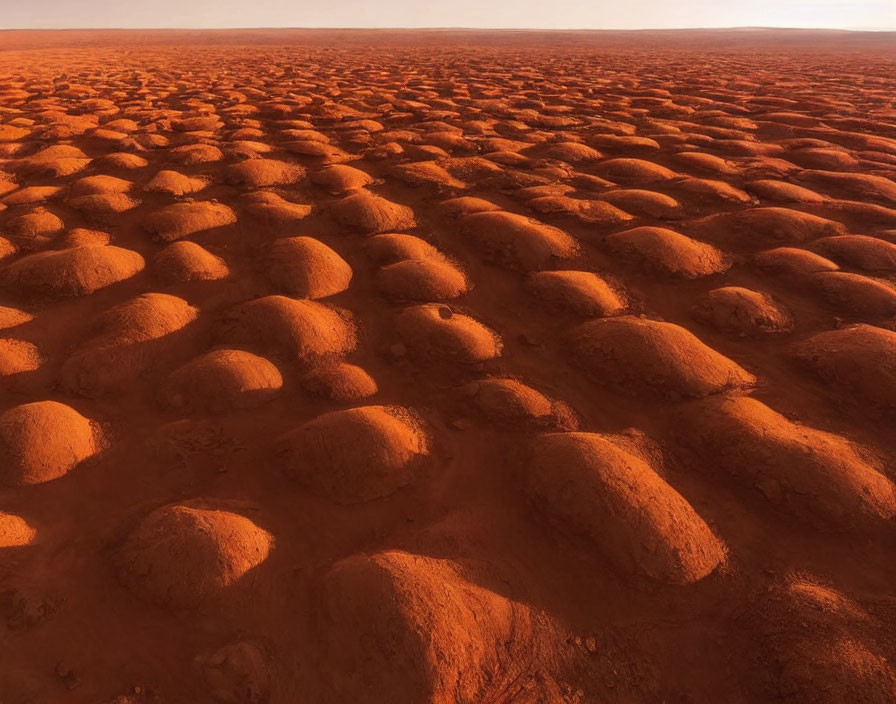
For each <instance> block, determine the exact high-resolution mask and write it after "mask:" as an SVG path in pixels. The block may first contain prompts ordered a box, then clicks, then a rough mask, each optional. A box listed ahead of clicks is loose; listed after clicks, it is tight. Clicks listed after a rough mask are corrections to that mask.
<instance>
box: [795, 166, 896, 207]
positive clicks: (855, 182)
mask: <svg viewBox="0 0 896 704" xmlns="http://www.w3.org/2000/svg"><path fill="white" fill-rule="evenodd" d="M798 178H799V180H800V181H803V182H806V183H809V184H812V185H814V186H817V187H819V188H822V189H824V190H829V191H832V192H834V193H835V194H836V195H837V196H842V194H844V193H845V194H847V195H848V196H850V197H853V198H856V199H857V200H879V201H881V202H884V203H887V204H888V205H896V181H893V180H892V179H889V178H887V177H885V176H877V175H874V174H863V173H843V172H840V171H822V170H818V171H809V170H807V171H802V172H801V173H800V174H799V177H798Z"/></svg>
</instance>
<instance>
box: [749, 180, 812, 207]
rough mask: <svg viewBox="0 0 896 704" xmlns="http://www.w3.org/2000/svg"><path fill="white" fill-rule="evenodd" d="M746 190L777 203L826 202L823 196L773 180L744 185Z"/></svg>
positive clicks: (791, 184) (785, 182) (794, 185)
mask: <svg viewBox="0 0 896 704" xmlns="http://www.w3.org/2000/svg"><path fill="white" fill-rule="evenodd" d="M746 188H747V190H749V191H750V192H751V193H755V194H756V195H758V196H759V197H761V198H765V199H766V200H772V201H777V202H779V203H824V202H825V201H826V200H827V198H825V197H824V196H822V195H820V194H818V193H816V192H815V191H810V190H809V189H808V188H803V187H802V186H797V185H796V184H793V183H787V181H776V180H774V179H759V180H758V181H751V182H750V183H748V184H746Z"/></svg>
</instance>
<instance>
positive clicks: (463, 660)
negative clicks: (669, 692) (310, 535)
mask: <svg viewBox="0 0 896 704" xmlns="http://www.w3.org/2000/svg"><path fill="white" fill-rule="evenodd" d="M319 592H320V597H321V599H322V607H321V609H320V611H319V612H318V613H317V630H318V638H319V642H320V643H321V646H322V649H323V652H324V656H325V657H326V661H327V662H328V663H332V666H333V668H332V670H330V671H329V672H328V673H327V677H328V679H329V680H330V686H331V688H332V690H333V699H332V701H340V702H353V703H354V704H380V703H381V702H386V701H389V702H415V703H420V704H423V703H424V702H425V703H427V704H454V703H455V702H491V701H495V702H498V701H508V702H509V701H514V702H524V701H531V702H535V701H544V702H548V701H554V700H549V699H541V698H537V699H536V698H532V699H530V698H529V697H528V696H525V695H523V696H521V697H520V698H517V697H516V696H515V694H516V693H518V692H520V691H522V690H521V686H520V684H519V679H521V678H525V677H527V676H528V675H529V672H528V671H527V670H526V667H527V665H524V664H523V663H527V664H529V663H531V662H532V657H533V652H534V651H535V650H536V645H537V638H538V637H539V635H540V634H537V632H536V625H537V621H536V617H535V616H534V615H533V614H532V613H531V611H530V610H529V608H528V607H527V606H525V605H524V604H521V603H519V602H516V601H511V600H509V599H507V598H505V597H503V596H500V595H498V594H496V593H494V592H492V591H489V590H488V589H485V588H483V587H481V586H478V585H477V584H475V583H473V582H472V581H470V580H468V579H465V578H464V576H463V574H462V572H461V568H460V566H459V565H458V564H456V563H454V562H451V561H449V560H442V559H436V558H432V557H424V556H421V555H414V554H411V553H406V552H399V551H390V552H380V553H375V554H372V555H364V554H361V555H353V556H351V557H348V558H346V559H343V560H341V561H340V562H338V563H336V564H335V565H334V566H333V568H332V569H331V570H330V571H329V572H328V573H327V574H326V576H325V577H324V579H323V581H322V584H321V585H320V588H319ZM524 686H525V685H523V687H524ZM509 692H510V693H512V694H510V695H509V698H508V693H509ZM526 693H527V694H530V693H531V691H530V690H529V689H527V690H526ZM535 696H536V697H537V696H538V695H537V694H536V695H535ZM556 701H559V700H556Z"/></svg>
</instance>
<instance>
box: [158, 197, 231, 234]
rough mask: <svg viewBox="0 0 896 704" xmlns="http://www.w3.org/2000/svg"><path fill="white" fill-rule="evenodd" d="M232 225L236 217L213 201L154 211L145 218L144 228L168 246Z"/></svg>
mask: <svg viewBox="0 0 896 704" xmlns="http://www.w3.org/2000/svg"><path fill="white" fill-rule="evenodd" d="M235 222H236V213H234V212H233V211H232V210H231V209H230V208H228V207H227V206H226V205H224V204H222V203H215V202H213V201H198V202H195V203H174V204H173V205H168V206H166V207H164V208H162V209H161V210H156V211H155V212H154V213H150V214H149V215H147V216H146V217H145V218H144V220H143V227H145V228H146V229H147V230H148V231H149V232H151V233H152V234H153V235H155V236H156V237H158V238H159V239H160V240H164V241H166V242H171V241H173V240H179V239H181V238H183V237H189V236H190V235H193V234H196V233H197V232H202V231H203V230H211V229H213V228H216V227H224V226H225V225H232V224H233V223H235Z"/></svg>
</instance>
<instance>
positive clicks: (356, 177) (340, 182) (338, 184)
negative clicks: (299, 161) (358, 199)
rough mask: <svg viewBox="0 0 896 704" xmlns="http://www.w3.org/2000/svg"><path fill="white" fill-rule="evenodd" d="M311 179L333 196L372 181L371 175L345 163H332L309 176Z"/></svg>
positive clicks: (362, 186) (367, 184)
mask: <svg viewBox="0 0 896 704" xmlns="http://www.w3.org/2000/svg"><path fill="white" fill-rule="evenodd" d="M311 181H312V182H313V183H316V184H317V185H318V186H321V187H322V188H323V189H325V190H326V191H329V192H330V193H332V194H333V195H335V196H339V195H342V194H343V193H348V192H349V191H357V190H359V189H361V188H364V187H365V186H369V185H370V184H371V183H373V177H372V176H370V175H368V174H367V173H366V172H364V171H361V169H356V168H355V167H353V166H347V165H345V164H334V165H333V166H327V167H326V168H324V169H321V170H320V171H318V172H317V173H315V174H314V175H313V176H312V177H311Z"/></svg>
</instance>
